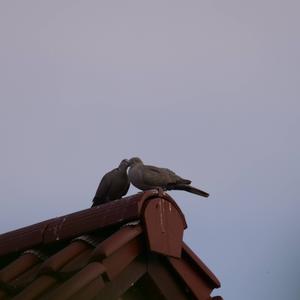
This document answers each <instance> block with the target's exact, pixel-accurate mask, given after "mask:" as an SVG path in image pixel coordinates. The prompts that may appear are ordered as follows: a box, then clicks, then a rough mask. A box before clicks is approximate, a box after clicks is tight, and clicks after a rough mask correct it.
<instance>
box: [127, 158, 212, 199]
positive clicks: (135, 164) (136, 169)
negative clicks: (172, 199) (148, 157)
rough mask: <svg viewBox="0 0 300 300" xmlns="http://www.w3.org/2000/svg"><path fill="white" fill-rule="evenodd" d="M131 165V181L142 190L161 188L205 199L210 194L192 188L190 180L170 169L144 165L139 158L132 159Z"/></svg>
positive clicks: (129, 175) (129, 174)
mask: <svg viewBox="0 0 300 300" xmlns="http://www.w3.org/2000/svg"><path fill="white" fill-rule="evenodd" d="M129 165H130V166H129V171H128V177H129V180H130V182H131V183H132V184H133V185H134V186H135V187H137V188H138V189H140V190H143V191H144V190H149V189H155V188H158V187H161V188H163V189H164V190H183V191H187V192H190V193H193V194H197V195H200V196H203V197H208V196H209V194H208V193H206V192H204V191H202V190H200V189H197V188H195V187H193V186H191V185H190V184H191V181H190V180H188V179H184V178H182V177H180V176H178V175H177V174H176V173H174V172H173V171H171V170H170V169H166V168H159V167H155V166H149V165H144V164H143V162H142V160H141V159H140V158H138V157H133V158H131V159H130V160H129Z"/></svg>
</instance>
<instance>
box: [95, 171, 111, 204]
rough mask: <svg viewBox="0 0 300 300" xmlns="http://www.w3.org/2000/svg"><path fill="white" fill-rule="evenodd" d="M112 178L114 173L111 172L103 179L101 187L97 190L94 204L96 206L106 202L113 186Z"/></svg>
mask: <svg viewBox="0 0 300 300" xmlns="http://www.w3.org/2000/svg"><path fill="white" fill-rule="evenodd" d="M111 177H112V172H109V173H107V174H105V175H104V176H103V177H102V179H101V181H100V183H99V186H98V188H97V191H96V194H95V197H94V199H93V203H94V204H95V205H98V204H100V203H101V202H103V201H105V198H106V195H107V193H108V191H109V189H110V186H111Z"/></svg>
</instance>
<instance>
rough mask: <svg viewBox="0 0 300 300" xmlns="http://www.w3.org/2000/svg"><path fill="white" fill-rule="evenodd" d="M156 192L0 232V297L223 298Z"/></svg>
mask: <svg viewBox="0 0 300 300" xmlns="http://www.w3.org/2000/svg"><path fill="white" fill-rule="evenodd" d="M186 228H187V225H186V221H185V218H184V215H183V213H182V212H181V210H180V208H179V207H178V205H177V204H176V202H175V201H174V200H173V199H172V198H171V197H170V196H169V195H168V194H166V193H163V192H162V191H157V190H151V191H146V192H144V193H138V194H136V195H133V196H130V197H126V198H122V199H120V200H115V201H112V202H109V203H107V204H103V205H100V206H96V207H93V208H89V209H86V210H82V211H79V212H76V213H72V214H69V215H65V216H62V217H58V218H54V219H50V220H46V221H44V222H40V223H37V224H34V225H31V226H27V227H24V228H21V229H18V230H14V231H11V232H8V233H4V234H2V235H0V299H1V300H2V299H16V300H17V299H22V300H29V299H47V300H50V299H84V300H88V299H124V300H126V299H203V300H209V299H215V300H217V299H222V298H221V297H211V292H212V291H213V289H215V288H218V287H220V282H219V280H218V279H217V278H216V277H215V275H214V274H213V273H212V272H211V271H210V270H209V269H208V267H207V266H206V265H205V264H204V263H203V262H202V261H201V260H200V258H199V257H197V256H196V254H195V253H193V251H192V250H191V249H190V248H189V247H188V246H187V245H186V244H185V243H184V242H183V240H182V238H183V231H184V229H186Z"/></svg>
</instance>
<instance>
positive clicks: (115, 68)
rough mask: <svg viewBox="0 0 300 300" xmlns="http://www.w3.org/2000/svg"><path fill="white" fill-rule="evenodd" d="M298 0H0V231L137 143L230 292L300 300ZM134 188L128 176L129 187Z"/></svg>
mask: <svg viewBox="0 0 300 300" xmlns="http://www.w3.org/2000/svg"><path fill="white" fill-rule="evenodd" d="M299 9H300V4H299V2H298V1H292V0H286V1H277V0H272V1H271V0H259V1H258V0H252V1H237V0H235V1H234V0H229V1H217V0H215V1H153V0H152V1H29V0H28V1H13V0H9V1H1V3H0V43H1V47H0V84H1V88H0V101H1V102H0V103H1V107H0V138H1V150H0V153H1V154H0V165H1V168H0V199H1V216H0V232H6V231H9V230H13V229H16V228H19V227H22V226H26V225H30V224H33V223H36V222H38V221H41V220H45V219H48V218H52V217H55V216H60V215H63V214H67V213H71V212H75V211H78V210H81V209H85V208H87V207H89V206H90V204H91V199H92V197H93V195H94V192H95V189H96V187H97V185H98V182H99V179H100V178H101V177H102V175H103V174H104V173H105V172H107V171H108V170H110V169H111V168H113V167H115V166H116V165H117V164H118V163H119V161H120V160H121V159H122V158H124V157H127V158H130V157H131V156H136V155H138V156H140V157H141V158H143V159H144V161H145V162H146V163H149V164H155V165H160V166H164V167H169V168H172V169H173V170H174V171H176V172H177V173H178V174H180V175H182V176H183V177H188V178H190V179H191V180H192V181H193V184H194V185H195V186H199V187H200V188H203V189H204V190H207V191H208V192H210V194H211V197H210V198H208V200H206V199H204V198H200V197H197V196H195V195H190V194H188V193H184V192H180V191H178V192H171V196H172V197H173V198H174V199H176V201H177V202H178V204H179V205H180V207H181V209H182V210H183V212H184V214H185V216H186V219H187V223H188V229H187V230H186V232H185V240H186V242H187V243H188V244H189V245H190V246H191V247H192V248H193V249H194V251H195V252H196V253H197V254H198V255H199V256H200V257H201V259H202V260H204V261H205V263H206V264H207V265H208V266H209V267H210V268H211V269H212V271H213V272H214V273H215V274H216V276H217V277H218V278H219V279H220V281H221V283H222V288H221V289H220V290H218V291H216V292H215V294H220V295H222V296H223V297H224V298H225V299H228V300H229V299H231V300H235V299H236V300H238V299H244V300H253V299H273V300H277V299H278V300H279V299H280V300H282V299H295V300H296V299H300V285H299V278H300V241H299V232H300V223H299V208H300V205H299V183H300V182H299V169H300V168H299V167H300V141H299V125H300V124H299V123H300V121H299V120H300V108H299V106H300V105H299V96H300V92H299V86H300V82H299V81H300V80H299V79H300V56H299V53H300V39H299V28H300V21H299ZM135 192H136V190H135V189H133V188H131V190H130V193H135Z"/></svg>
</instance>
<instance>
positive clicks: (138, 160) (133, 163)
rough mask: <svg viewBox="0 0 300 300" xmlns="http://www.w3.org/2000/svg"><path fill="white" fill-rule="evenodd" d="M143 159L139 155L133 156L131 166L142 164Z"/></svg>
mask: <svg viewBox="0 0 300 300" xmlns="http://www.w3.org/2000/svg"><path fill="white" fill-rule="evenodd" d="M142 163H143V161H142V160H141V159H140V158H139V157H132V158H131V159H129V166H133V165H136V164H142Z"/></svg>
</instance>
